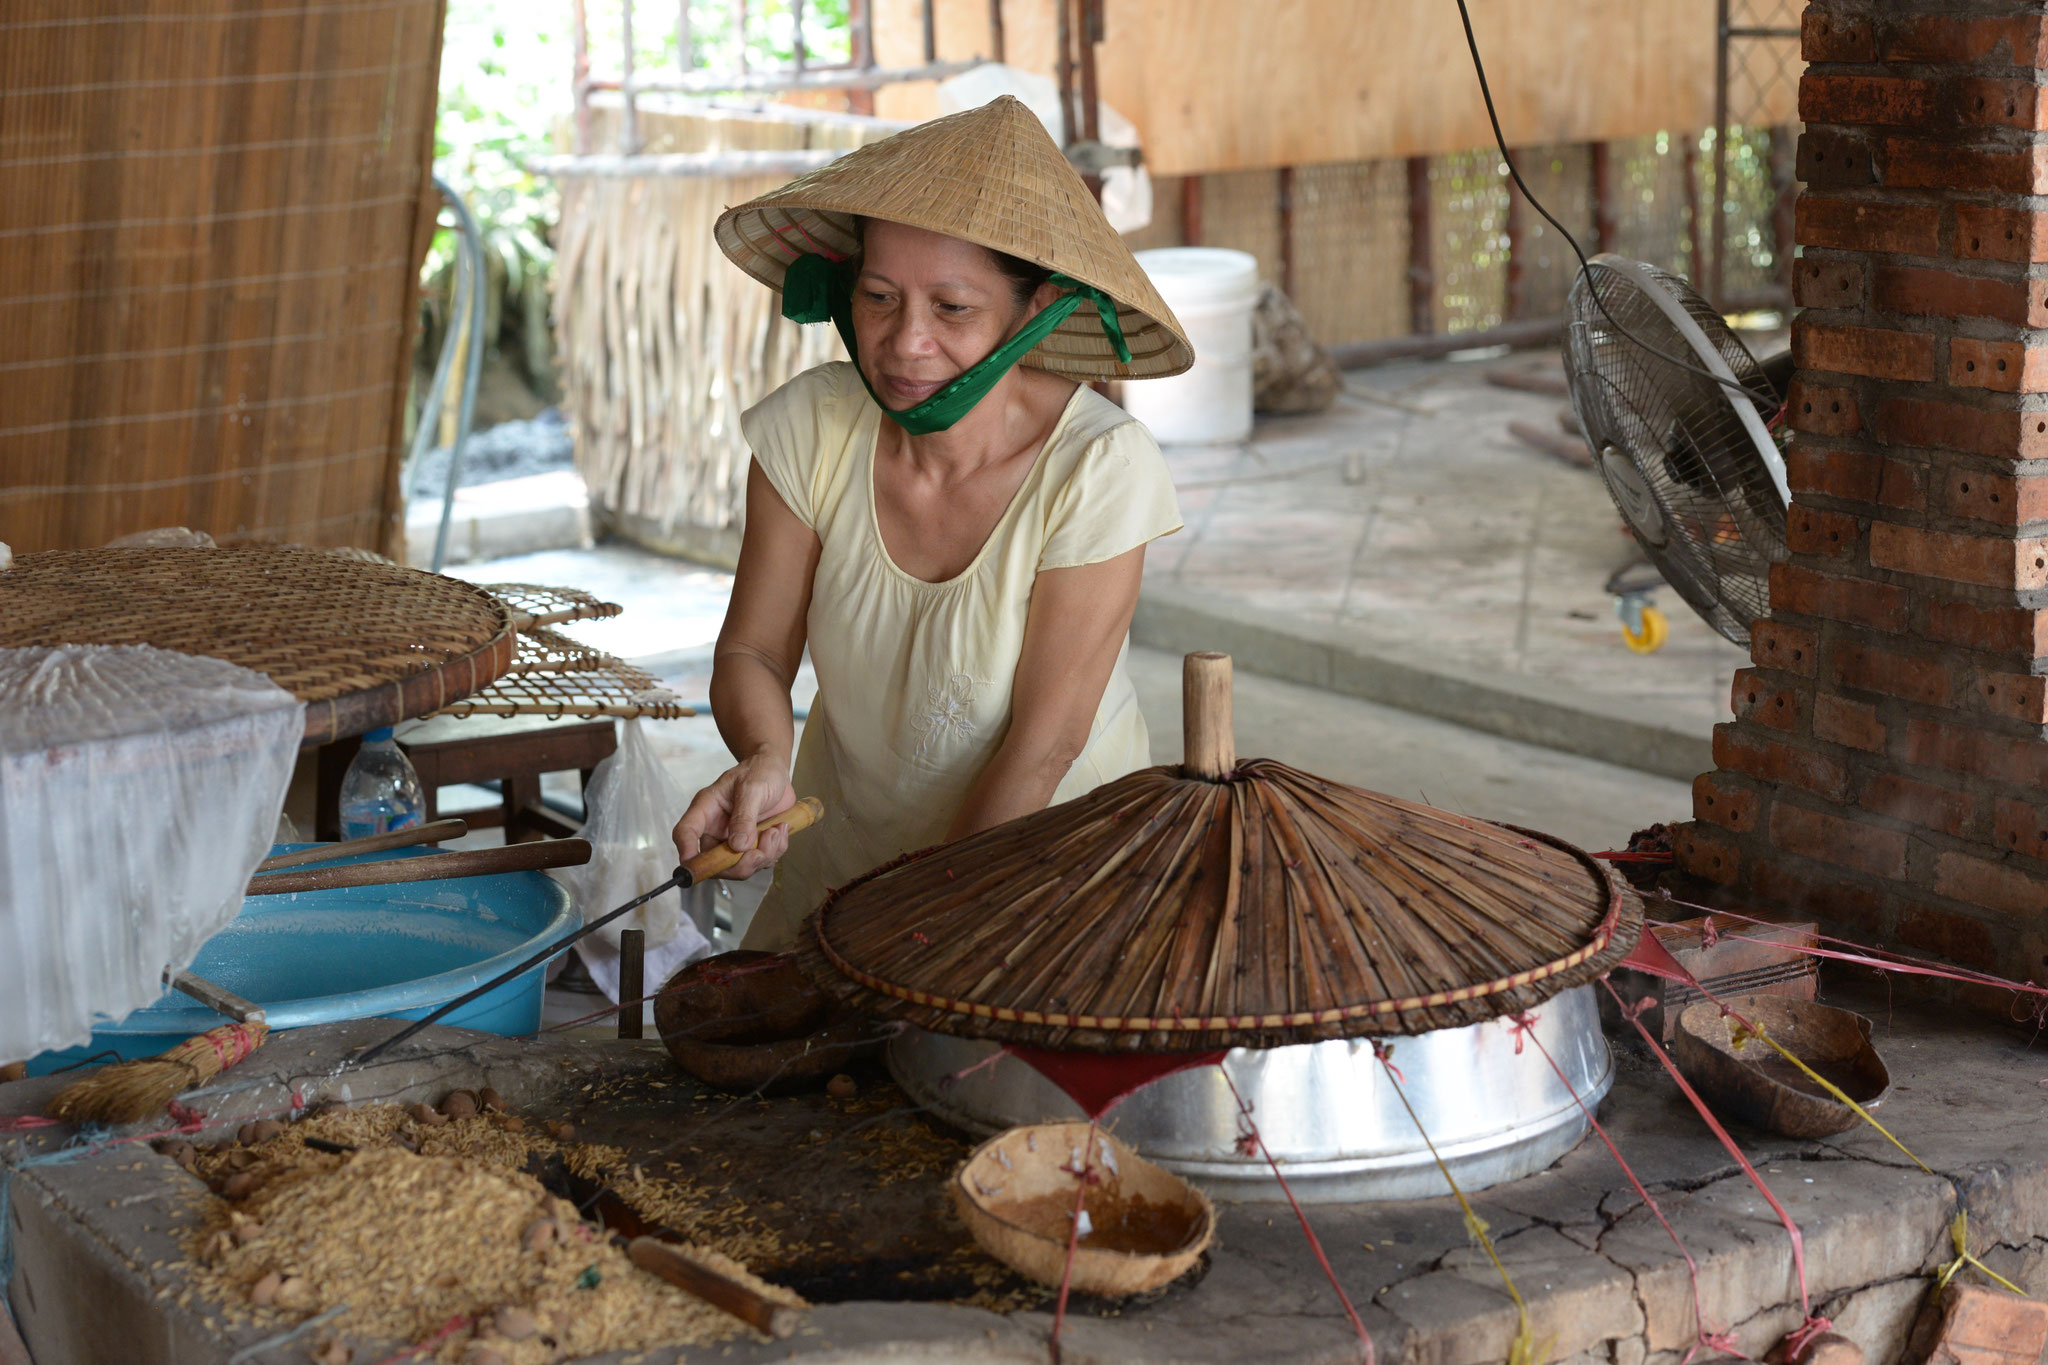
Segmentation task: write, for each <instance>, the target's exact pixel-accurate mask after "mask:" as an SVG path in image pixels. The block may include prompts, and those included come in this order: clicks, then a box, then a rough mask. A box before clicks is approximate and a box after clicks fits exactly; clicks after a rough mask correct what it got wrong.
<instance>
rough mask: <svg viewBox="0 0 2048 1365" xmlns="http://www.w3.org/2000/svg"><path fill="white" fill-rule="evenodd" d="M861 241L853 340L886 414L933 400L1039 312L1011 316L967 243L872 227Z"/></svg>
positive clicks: (1005, 286)
mask: <svg viewBox="0 0 2048 1365" xmlns="http://www.w3.org/2000/svg"><path fill="white" fill-rule="evenodd" d="M862 241H863V249H862V253H861V271H860V274H859V275H858V276H857V277H856V278H855V279H854V283H853V331H854V336H855V338H856V339H857V340H858V341H859V343H860V357H859V359H860V367H861V370H862V372H863V373H864V374H866V375H867V378H868V383H869V384H870V385H871V386H873V388H874V390H875V394H876V396H877V397H879V398H880V399H881V400H882V406H883V407H885V408H887V409H889V410H890V411H892V412H902V411H903V410H905V409H907V408H913V407H916V406H917V405H918V404H919V403H922V402H923V401H924V400H925V399H927V398H929V397H931V396H932V395H933V394H935V393H937V392H938V391H939V390H940V389H942V388H944V387H945V386H946V385H947V384H948V383H950V382H951V381H952V380H954V379H955V378H957V377H958V376H959V375H960V373H961V372H962V371H963V370H966V369H967V368H968V367H970V366H972V365H973V364H975V363H976V362H977V361H979V360H981V359H982V358H983V357H984V356H986V355H987V354H988V353H989V352H990V351H993V350H995V348H996V347H998V346H1000V345H1002V344H1003V342H1005V341H1007V340H1009V339H1010V337H1011V336H1013V335H1014V334H1015V333H1016V331H1017V329H1018V328H1019V327H1021V326H1023V325H1024V323H1025V322H1027V321H1029V320H1030V317H1031V315H1032V314H1033V313H1035V312H1037V311H1038V310H1037V307H1035V306H1031V305H1027V306H1025V307H1022V308H1020V307H1018V305H1017V298H1016V294H1015V292H1014V291H1013V289H1012V286H1011V282H1010V277H1009V276H1008V275H1005V274H1004V273H1003V272H1002V271H1001V270H999V269H997V268H996V263H995V261H994V260H992V259H991V258H990V257H989V254H988V252H986V251H984V250H983V249H982V248H981V247H978V246H976V245H975V244H974V243H972V242H963V241H961V240H960V239H959V238H957V237H946V236H942V235H941V234H939V233H936V232H927V231H925V230H924V229H923V228H914V227H906V226H905V225H903V224H901V223H889V222H883V221H881V220H879V219H877V220H871V221H870V222H869V223H868V224H867V230H866V232H865V234H864V236H863V239H862ZM1040 302H1041V301H1040V300H1037V299H1033V300H1032V305H1036V304H1039V303H1040Z"/></svg>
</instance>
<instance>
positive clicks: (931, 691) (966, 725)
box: [912, 673, 983, 758]
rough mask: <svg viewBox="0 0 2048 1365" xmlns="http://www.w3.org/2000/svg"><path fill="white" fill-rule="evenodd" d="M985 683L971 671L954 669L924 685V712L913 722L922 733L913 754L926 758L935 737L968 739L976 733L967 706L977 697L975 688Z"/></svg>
mask: <svg viewBox="0 0 2048 1365" xmlns="http://www.w3.org/2000/svg"><path fill="white" fill-rule="evenodd" d="M982 685H983V684H982V683H981V681H980V680H979V679H977V678H975V677H973V676H972V675H970V674H966V673H955V674H954V675H953V676H952V677H950V678H948V679H946V681H945V682H943V683H933V684H932V685H931V686H930V687H928V688H926V689H925V709H924V714H923V715H921V716H919V717H917V718H916V720H915V721H913V722H912V724H913V725H915V726H916V728H917V732H918V734H920V735H921V736H923V738H921V739H919V740H918V742H917V751H916V753H915V754H914V755H913V757H916V758H923V757H924V756H925V752H926V751H927V750H929V749H930V748H931V747H932V744H933V742H934V741H936V740H942V739H946V738H949V737H952V736H956V735H957V736H958V737H960V738H961V739H966V738H968V737H969V736H971V735H973V734H974V719H973V717H971V716H970V715H968V707H969V706H970V705H971V704H972V703H973V701H974V689H975V688H977V687H980V686H982Z"/></svg>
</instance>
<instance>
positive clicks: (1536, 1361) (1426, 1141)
mask: <svg viewBox="0 0 2048 1365" xmlns="http://www.w3.org/2000/svg"><path fill="white" fill-rule="evenodd" d="M1373 1055H1374V1056H1375V1057H1377V1058H1378V1059H1379V1064H1380V1068H1381V1070H1383V1071H1385V1072H1386V1073H1387V1084H1389V1085H1391V1086H1393V1087H1394V1098H1396V1099H1398V1100H1400V1101H1401V1107H1402V1108H1403V1109H1406V1110H1407V1111H1408V1121H1409V1122H1410V1123H1412V1124H1414V1125H1415V1131H1416V1132H1418V1133H1420V1134H1422V1144H1423V1146H1425V1147H1427V1148H1429V1155H1430V1159H1431V1160H1432V1161H1434V1162H1436V1168H1437V1170H1439V1171H1441V1172H1442V1173H1443V1177H1444V1183H1445V1184H1446V1185H1449V1186H1450V1187H1451V1194H1452V1195H1453V1196H1454V1197H1455V1198H1456V1199H1457V1201H1458V1207H1459V1208H1461V1209H1463V1210H1464V1211H1465V1231H1467V1232H1469V1233H1471V1234H1472V1237H1473V1239H1474V1240H1475V1241H1477V1242H1478V1243H1479V1245H1480V1246H1481V1247H1483V1248H1485V1250H1486V1258H1487V1259H1488V1260H1490V1261H1492V1262H1493V1268H1494V1269H1495V1270H1497V1271H1499V1272H1500V1280H1501V1283H1502V1284H1504V1285H1506V1286H1507V1287H1508V1297H1509V1298H1511V1299H1513V1300H1514V1301H1515V1313H1516V1315H1517V1326H1516V1328H1515V1339H1514V1340H1513V1341H1512V1342H1510V1343H1509V1344H1508V1358H1507V1365H1541V1363H1542V1362H1543V1361H1546V1360H1548V1359H1550V1345H1551V1343H1550V1342H1549V1341H1547V1340H1546V1341H1545V1342H1543V1343H1542V1344H1541V1345H1538V1344H1537V1342H1536V1338H1535V1337H1534V1335H1533V1334H1532V1333H1531V1331H1530V1328H1529V1305H1528V1304H1526V1303H1524V1302H1523V1301H1522V1291H1521V1290H1519V1289H1517V1288H1515V1281H1514V1277H1513V1276H1511V1275H1509V1274H1508V1268H1507V1267H1506V1266H1505V1265H1502V1264H1501V1259H1500V1253H1499V1252H1497V1251H1495V1250H1494V1249H1493V1239H1492V1238H1491V1237H1489V1236H1487V1235H1486V1220H1485V1219H1484V1218H1481V1217H1480V1216H1479V1214H1478V1212H1477V1211H1476V1210H1475V1209H1473V1207H1472V1204H1471V1202H1470V1201H1469V1200H1467V1199H1466V1198H1465V1192H1464V1191H1463V1190H1461V1189H1459V1188H1458V1182H1457V1181H1455V1180H1453V1179H1451V1168H1450V1167H1448V1166H1446V1165H1444V1159H1443V1157H1441V1156H1439V1155H1438V1154H1437V1150H1436V1144H1435V1143H1434V1142H1432V1141H1430V1137H1429V1133H1428V1131H1427V1130H1426V1129H1424V1128H1423V1126H1422V1120H1421V1119H1419V1118H1417V1117H1416V1116H1415V1106H1414V1105H1412V1104H1410V1103H1408V1096H1407V1094H1406V1093H1405V1092H1404V1091H1403V1090H1402V1089H1401V1083H1400V1082H1399V1081H1397V1080H1395V1079H1394V1068H1393V1067H1392V1066H1391V1065H1390V1064H1389V1063H1388V1061H1387V1058H1386V1056H1385V1054H1384V1053H1381V1052H1380V1051H1379V1050H1378V1049H1377V1048H1375V1049H1374V1053H1373Z"/></svg>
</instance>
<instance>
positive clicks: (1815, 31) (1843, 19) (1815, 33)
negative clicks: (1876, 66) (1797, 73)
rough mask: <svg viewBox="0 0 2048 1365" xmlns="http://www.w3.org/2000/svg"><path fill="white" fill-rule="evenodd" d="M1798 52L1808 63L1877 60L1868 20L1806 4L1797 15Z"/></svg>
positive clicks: (1875, 36) (1875, 38)
mask: <svg viewBox="0 0 2048 1365" xmlns="http://www.w3.org/2000/svg"><path fill="white" fill-rule="evenodd" d="M1799 55H1800V56H1801V57H1803V58H1804V59H1805V60H1807V61H1809V62H1870V61H1876V60H1877V35H1876V34H1875V33H1873V32H1872V31H1871V27H1870V21H1869V20H1868V19H1857V18H1852V17H1851V16H1849V15H1846V14H1834V13H1830V12H1829V11H1827V10H1821V9H1814V8H1812V7H1810V6H1809V7H1808V9H1807V11H1806V13H1805V14H1803V15H1801V16H1800V17H1799Z"/></svg>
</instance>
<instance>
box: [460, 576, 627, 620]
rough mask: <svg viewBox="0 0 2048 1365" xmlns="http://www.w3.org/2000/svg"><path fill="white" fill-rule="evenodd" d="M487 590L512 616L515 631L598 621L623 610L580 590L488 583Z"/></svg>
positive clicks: (523, 584) (536, 585) (527, 584)
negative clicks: (568, 622) (567, 622)
mask: <svg viewBox="0 0 2048 1365" xmlns="http://www.w3.org/2000/svg"><path fill="white" fill-rule="evenodd" d="M484 591H485V592H487V593H489V594H490V595H491V596H493V597H495V598H497V599H498V600H499V601H500V602H503V603H504V604H505V606H506V609H507V610H509V611H510V612H511V613H512V628H513V629H514V630H517V631H522V632H524V631H529V630H532V629H533V628H534V627H536V626H557V625H560V624H561V623H562V622H564V621H596V620H601V619H603V618H605V617H609V616H617V615H618V614H619V613H620V612H621V611H623V610H624V608H623V607H621V606H620V605H619V604H618V603H616V602H607V601H605V600H604V599H602V598H600V597H598V596H596V595H595V594H592V593H587V592H585V591H583V589H581V588H547V587H542V586H540V585H539V584H537V583H486V584H484Z"/></svg>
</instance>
